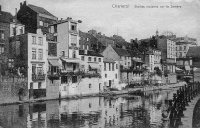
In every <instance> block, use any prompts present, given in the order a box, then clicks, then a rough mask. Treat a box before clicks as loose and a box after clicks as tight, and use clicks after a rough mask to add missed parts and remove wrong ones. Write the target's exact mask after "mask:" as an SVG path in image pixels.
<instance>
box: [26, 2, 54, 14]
mask: <svg viewBox="0 0 200 128" xmlns="http://www.w3.org/2000/svg"><path fill="white" fill-rule="evenodd" d="M28 7H29V8H31V9H32V10H33V11H35V12H37V13H40V14H45V15H48V16H53V17H55V16H54V15H52V14H51V13H50V12H48V11H47V10H46V9H44V8H42V7H38V6H35V5H32V4H29V5H28Z"/></svg>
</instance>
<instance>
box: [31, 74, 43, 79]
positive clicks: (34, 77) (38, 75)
mask: <svg viewBox="0 0 200 128" xmlns="http://www.w3.org/2000/svg"><path fill="white" fill-rule="evenodd" d="M32 80H33V81H43V80H45V74H32Z"/></svg>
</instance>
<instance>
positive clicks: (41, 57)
mask: <svg viewBox="0 0 200 128" xmlns="http://www.w3.org/2000/svg"><path fill="white" fill-rule="evenodd" d="M38 59H39V60H42V59H43V49H39V50H38Z"/></svg>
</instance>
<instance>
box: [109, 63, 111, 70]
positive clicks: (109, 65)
mask: <svg viewBox="0 0 200 128" xmlns="http://www.w3.org/2000/svg"><path fill="white" fill-rule="evenodd" d="M110 70H111V67H110V63H109V71H110Z"/></svg>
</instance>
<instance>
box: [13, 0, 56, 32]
mask: <svg viewBox="0 0 200 128" xmlns="http://www.w3.org/2000/svg"><path fill="white" fill-rule="evenodd" d="M17 19H18V20H19V21H20V22H21V23H22V24H24V25H25V32H26V33H27V32H29V33H36V31H37V29H41V30H42V32H43V34H46V33H49V28H48V26H49V25H50V24H53V23H55V22H56V21H57V17H55V16H54V15H52V14H51V13H50V12H48V11H47V10H46V9H44V8H42V7H38V6H35V5H31V4H28V5H27V3H26V1H24V2H23V3H20V9H19V11H18V13H17Z"/></svg>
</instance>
